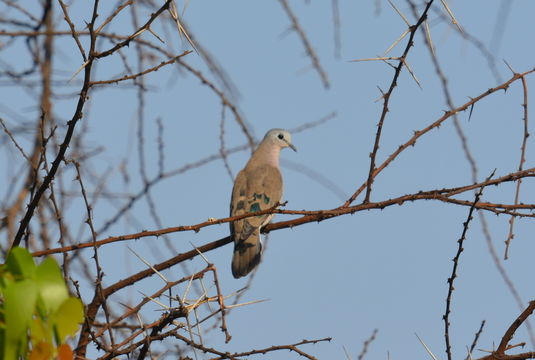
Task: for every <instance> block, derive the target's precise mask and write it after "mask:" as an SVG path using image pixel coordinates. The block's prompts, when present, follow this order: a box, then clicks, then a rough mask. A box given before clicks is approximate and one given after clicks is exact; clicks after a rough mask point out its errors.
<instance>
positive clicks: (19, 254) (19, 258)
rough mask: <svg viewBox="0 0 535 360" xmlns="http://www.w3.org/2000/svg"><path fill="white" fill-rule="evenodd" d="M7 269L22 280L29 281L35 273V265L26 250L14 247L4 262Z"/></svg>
mask: <svg viewBox="0 0 535 360" xmlns="http://www.w3.org/2000/svg"><path fill="white" fill-rule="evenodd" d="M6 265H7V269H8V270H9V271H10V272H11V273H12V274H13V275H15V276H17V277H20V278H22V279H31V278H32V277H33V275H34V273H35V263H34V261H33V257H32V255H31V254H30V253H29V252H28V250H26V249H24V248H21V247H16V248H14V249H12V250H11V251H10V252H9V255H8V256H7V260H6Z"/></svg>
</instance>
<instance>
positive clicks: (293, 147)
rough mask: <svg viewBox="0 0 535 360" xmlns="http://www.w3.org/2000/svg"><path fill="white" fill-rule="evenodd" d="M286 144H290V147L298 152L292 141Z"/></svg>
mask: <svg viewBox="0 0 535 360" xmlns="http://www.w3.org/2000/svg"><path fill="white" fill-rule="evenodd" d="M286 144H288V146H289V147H290V149H292V150H293V151H295V152H297V148H296V147H295V146H294V144H292V143H290V142H288V141H287V142H286Z"/></svg>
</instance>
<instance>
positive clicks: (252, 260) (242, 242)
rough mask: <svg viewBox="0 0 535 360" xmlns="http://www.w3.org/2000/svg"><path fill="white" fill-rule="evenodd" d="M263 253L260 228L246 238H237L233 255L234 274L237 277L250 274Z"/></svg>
mask: <svg viewBox="0 0 535 360" xmlns="http://www.w3.org/2000/svg"><path fill="white" fill-rule="evenodd" d="M261 253H262V243H261V242H260V229H258V228H257V229H255V230H254V231H253V232H252V233H251V234H250V235H249V236H248V237H247V238H245V239H237V241H235V242H234V255H233V256H232V275H234V277H235V278H236V279H237V278H240V277H242V276H245V275H247V274H249V273H250V272H251V271H252V270H253V269H254V268H255V267H256V265H258V263H259V262H260V256H261Z"/></svg>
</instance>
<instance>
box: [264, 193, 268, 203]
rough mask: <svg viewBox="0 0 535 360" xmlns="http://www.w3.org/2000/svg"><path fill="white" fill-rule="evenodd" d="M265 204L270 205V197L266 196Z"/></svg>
mask: <svg viewBox="0 0 535 360" xmlns="http://www.w3.org/2000/svg"><path fill="white" fill-rule="evenodd" d="M264 204H269V197H268V196H267V195H266V194H264Z"/></svg>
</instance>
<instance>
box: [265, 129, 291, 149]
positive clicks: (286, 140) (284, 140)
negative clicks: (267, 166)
mask: <svg viewBox="0 0 535 360" xmlns="http://www.w3.org/2000/svg"><path fill="white" fill-rule="evenodd" d="M263 141H269V142H271V143H272V144H275V145H277V146H279V147H280V148H281V149H282V148H285V147H289V148H290V149H292V150H293V151H297V148H296V147H295V146H294V145H293V144H292V135H290V133H289V132H288V130H284V129H271V130H269V131H268V132H267V134H266V136H264V140H263Z"/></svg>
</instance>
